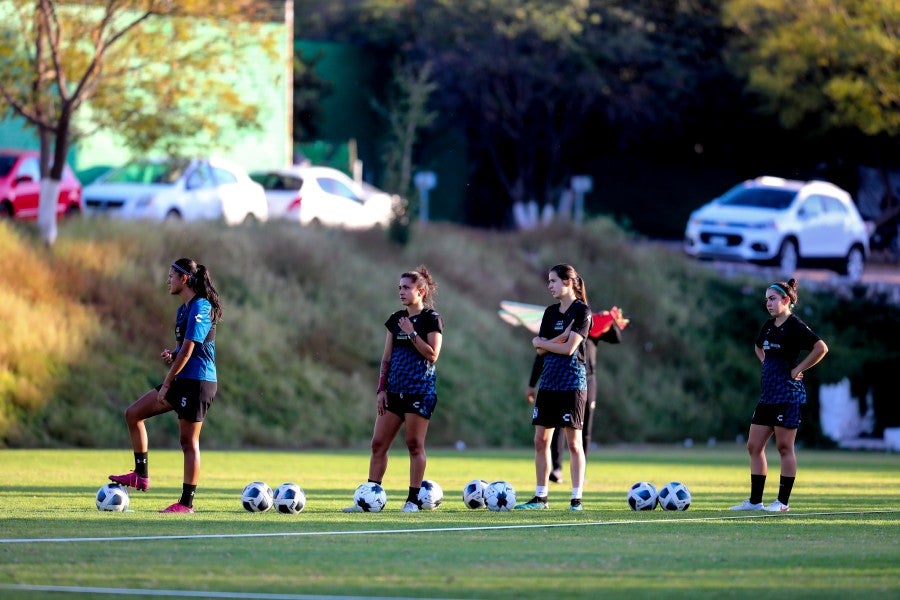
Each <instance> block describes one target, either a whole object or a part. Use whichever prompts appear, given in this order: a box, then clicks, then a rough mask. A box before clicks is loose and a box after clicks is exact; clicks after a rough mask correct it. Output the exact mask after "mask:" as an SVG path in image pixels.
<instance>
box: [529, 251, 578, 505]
mask: <svg viewBox="0 0 900 600" xmlns="http://www.w3.org/2000/svg"><path fill="white" fill-rule="evenodd" d="M547 289H548V290H549V291H550V294H551V295H552V296H553V297H554V298H556V299H557V300H559V302H558V303H557V304H553V305H551V306H548V307H547V309H546V310H545V311H544V317H543V319H541V328H540V331H539V333H538V335H537V336H535V338H534V339H533V340H532V341H531V344H532V346H534V349H535V351H536V352H537V353H538V354H539V355H543V357H544V363H543V366H542V368H541V376H540V385H539V388H538V394H537V398H535V401H534V410H533V413H532V420H531V423H532V425H534V464H535V475H536V481H537V483H536V486H535V493H534V497H533V498H532V499H531V500H529V501H528V502H525V503H523V504H517V505H516V508H517V509H546V508H550V506H549V505H548V503H547V488H548V485H549V480H550V469H551V459H550V440H551V438H552V437H553V431H554V430H555V429H556V428H557V427H563V428H564V431H565V434H566V443H567V445H568V447H569V457H570V464H569V471H570V474H571V477H572V499H571V502H570V503H569V509H570V510H583V506H582V504H581V496H582V486H583V485H584V471H585V454H584V446H583V442H582V438H581V435H582V433H581V430H582V428H583V426H584V408H585V402H586V399H587V375H586V372H585V349H584V340H585V338H587V336H588V332H589V331H590V329H591V309H590V307H589V306H588V303H587V290H586V289H585V285H584V281H583V280H582V279H581V276H580V275H578V272H577V271H575V268H574V267H573V266H572V265H566V264H560V265H556V266H555V267H553V268H552V269H550V272H549V274H548V276H547Z"/></svg>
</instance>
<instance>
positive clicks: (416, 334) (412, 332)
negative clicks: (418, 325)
mask: <svg viewBox="0 0 900 600" xmlns="http://www.w3.org/2000/svg"><path fill="white" fill-rule="evenodd" d="M406 335H408V336H409V341H410V342H411V341H413V340H414V339H416V336H418V335H419V333H418V332H417V331H416V330H415V329H413V330H412V331H411V332H409V333H408V334H406Z"/></svg>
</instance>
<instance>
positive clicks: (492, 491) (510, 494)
mask: <svg viewBox="0 0 900 600" xmlns="http://www.w3.org/2000/svg"><path fill="white" fill-rule="evenodd" d="M484 503H485V506H487V507H488V510H492V511H495V512H506V511H508V510H512V509H513V508H515V506H516V490H515V489H513V486H511V485H509V484H508V483H507V482H505V481H494V482H492V483H489V484H488V486H487V487H486V488H485V489H484Z"/></svg>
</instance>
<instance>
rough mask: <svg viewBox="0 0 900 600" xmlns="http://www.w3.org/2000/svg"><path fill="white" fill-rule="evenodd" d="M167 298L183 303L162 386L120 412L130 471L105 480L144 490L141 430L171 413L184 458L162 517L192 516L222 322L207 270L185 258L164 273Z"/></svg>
mask: <svg viewBox="0 0 900 600" xmlns="http://www.w3.org/2000/svg"><path fill="white" fill-rule="evenodd" d="M167 285H168V288H169V293H170V294H172V295H173V296H178V297H179V298H181V301H182V302H183V304H182V305H181V306H180V307H179V308H178V313H177V315H176V317H175V341H176V344H175V348H174V349H171V350H170V349H168V348H166V349H164V350H163V351H162V353H161V354H160V356H161V357H162V359H163V360H164V361H165V363H166V364H168V365H169V372H168V373H167V374H166V377H165V379H163V382H162V383H161V384H160V385H159V386H157V387H156V388H154V389H151V390H149V391H148V392H146V393H145V394H144V395H143V396H141V397H140V398H138V399H137V400H136V401H135V402H134V403H133V404H132V405H131V406H129V407H128V408H127V409H126V410H125V423H126V424H127V425H128V434H129V436H130V437H131V446H132V449H133V450H134V470H133V471H131V472H130V473H126V474H125V475H110V476H109V479H110V481H113V482H115V483H118V484H120V485H124V486H127V487H133V488H135V489H137V490H139V491H146V490H148V489H150V474H149V464H148V458H147V456H148V450H149V445H148V440H147V428H146V426H145V425H144V422H145V421H146V420H147V419H149V418H150V417H155V416H157V415H161V414H163V413H167V412H170V411H173V410H174V411H175V413H176V414H177V415H178V437H179V441H180V442H181V450H182V452H183V453H184V480H183V484H182V491H181V499H180V500H179V501H178V502H176V503H175V504H172V505H171V506H169V507H168V508H165V509H163V510H161V511H160V512H164V513H192V512H194V493H195V492H196V490H197V483H198V481H199V480H200V429H201V428H202V427H203V420H204V418H205V417H206V413H207V411H208V410H209V407H210V405H211V404H212V402H213V399H214V398H215V396H216V390H217V385H218V384H217V373H216V324H217V323H218V322H219V320H221V318H222V305H221V303H220V302H219V294H218V292H217V291H216V288H215V287H214V286H213V283H212V280H211V279H210V277H209V271H207V269H206V267H205V266H203V265H198V264H197V263H196V261H194V260H192V259H190V258H179V259H178V260H176V261H175V262H174V263H172V266H171V267H170V268H169V276H168V280H167Z"/></svg>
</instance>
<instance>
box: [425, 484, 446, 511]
mask: <svg viewBox="0 0 900 600" xmlns="http://www.w3.org/2000/svg"><path fill="white" fill-rule="evenodd" d="M443 501H444V490H442V489H441V486H439V485H438V484H437V482H436V481H431V480H429V479H423V480H422V487H420V488H419V508H421V509H423V510H434V509H436V508H437V507H438V506H440V505H441V502H443Z"/></svg>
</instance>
